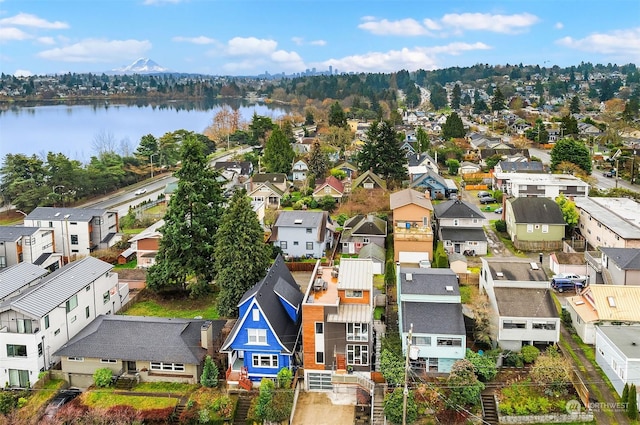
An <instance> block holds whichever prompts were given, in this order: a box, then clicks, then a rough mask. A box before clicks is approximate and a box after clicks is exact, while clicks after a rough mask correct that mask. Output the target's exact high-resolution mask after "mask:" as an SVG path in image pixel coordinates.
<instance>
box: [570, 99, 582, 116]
mask: <svg viewBox="0 0 640 425" xmlns="http://www.w3.org/2000/svg"><path fill="white" fill-rule="evenodd" d="M569 112H571V113H572V114H579V113H580V99H579V98H578V96H573V97H572V98H571V103H570V104H569Z"/></svg>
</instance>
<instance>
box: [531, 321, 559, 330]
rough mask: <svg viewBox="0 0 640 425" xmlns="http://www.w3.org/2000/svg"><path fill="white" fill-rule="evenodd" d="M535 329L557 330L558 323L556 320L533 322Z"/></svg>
mask: <svg viewBox="0 0 640 425" xmlns="http://www.w3.org/2000/svg"><path fill="white" fill-rule="evenodd" d="M532 328H533V329H545V330H548V331H555V330H556V324H555V323H554V322H548V323H547V322H537V323H536V322H533V326H532Z"/></svg>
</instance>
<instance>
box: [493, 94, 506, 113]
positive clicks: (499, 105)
mask: <svg viewBox="0 0 640 425" xmlns="http://www.w3.org/2000/svg"><path fill="white" fill-rule="evenodd" d="M505 108H506V106H505V101H504V95H503V94H502V91H501V90H500V88H497V89H496V90H495V91H494V92H493V97H492V98H491V111H492V112H497V111H502V110H503V109H505Z"/></svg>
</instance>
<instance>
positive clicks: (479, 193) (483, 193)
mask: <svg viewBox="0 0 640 425" xmlns="http://www.w3.org/2000/svg"><path fill="white" fill-rule="evenodd" d="M487 196H491V194H490V193H489V192H487V191H484V190H481V191H480V192H478V198H485V197H487Z"/></svg>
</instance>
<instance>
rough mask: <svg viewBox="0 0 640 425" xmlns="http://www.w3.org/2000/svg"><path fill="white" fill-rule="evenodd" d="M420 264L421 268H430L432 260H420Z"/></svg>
mask: <svg viewBox="0 0 640 425" xmlns="http://www.w3.org/2000/svg"><path fill="white" fill-rule="evenodd" d="M418 265H419V266H420V268H421V269H430V268H431V261H429V260H420V262H419V263H418Z"/></svg>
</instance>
